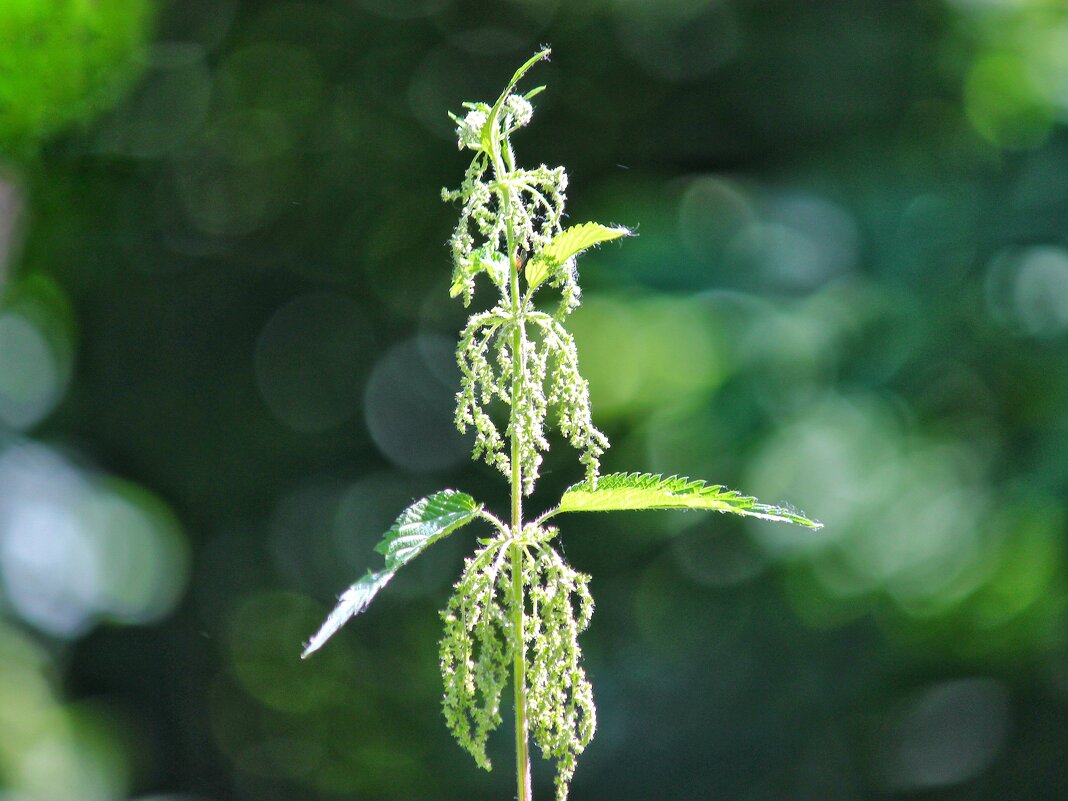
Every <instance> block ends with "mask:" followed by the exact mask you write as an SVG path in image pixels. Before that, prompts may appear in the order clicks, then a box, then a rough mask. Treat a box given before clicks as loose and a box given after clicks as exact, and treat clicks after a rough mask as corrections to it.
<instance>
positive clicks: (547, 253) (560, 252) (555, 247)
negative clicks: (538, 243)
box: [527, 222, 631, 287]
mask: <svg viewBox="0 0 1068 801" xmlns="http://www.w3.org/2000/svg"><path fill="white" fill-rule="evenodd" d="M630 235H631V230H630V229H629V228H624V227H622V226H608V225H601V224H600V223H595V222H587V223H582V224H581V225H573V226H571V227H570V228H565V229H564V230H563V231H561V232H560V233H558V234H557V235H556V236H554V237H553V238H552V241H551V242H550V243H549V244H548V245H546V246H545V248H544V249H543V250H542V251H541V252H539V253H537V254H536V255H535V256H534V258H533V259H531V263H530V265H529V266H528V267H527V284H528V285H529V286H531V287H536V286H537V285H538V284H540V283H541V282H542V281H544V280H545V279H546V278H548V277H549V276H550V275H551V274H552V271H553V269H554V268H556V267H559V266H560V265H561V264H563V263H564V262H565V261H567V260H568V259H570V258H571V257H572V256H577V255H578V254H579V253H581V252H582V251H584V250H588V249H589V248H592V247H593V246H594V245H599V244H601V243H602V242H610V241H611V240H613V239H619V238H620V237H623V236H630Z"/></svg>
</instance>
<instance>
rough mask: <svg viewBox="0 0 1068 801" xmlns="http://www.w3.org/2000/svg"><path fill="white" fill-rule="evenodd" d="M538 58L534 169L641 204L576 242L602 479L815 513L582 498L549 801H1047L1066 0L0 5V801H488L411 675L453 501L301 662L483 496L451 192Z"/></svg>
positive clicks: (487, 789)
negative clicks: (441, 497) (641, 507)
mask: <svg viewBox="0 0 1068 801" xmlns="http://www.w3.org/2000/svg"><path fill="white" fill-rule="evenodd" d="M542 43H550V44H551V45H552V46H553V48H554V56H553V60H552V62H551V63H550V64H547V65H542V66H539V67H538V68H537V70H538V71H537V74H536V75H535V76H533V81H534V82H536V83H547V84H548V85H549V89H548V91H546V92H545V93H544V94H543V95H541V96H540V97H539V98H538V107H537V112H536V116H535V121H534V124H533V125H532V127H531V128H530V129H529V130H527V131H525V132H523V134H522V135H521V136H520V137H519V138H518V139H517V144H518V146H519V149H520V150H519V155H520V159H521V160H522V161H524V162H525V163H528V164H537V163H540V162H545V163H547V164H549V165H557V164H564V165H566V166H567V168H568V171H569V173H570V176H571V195H572V198H571V203H570V212H571V219H572V220H573V221H575V222H580V221H584V220H587V219H594V220H598V221H601V222H605V223H620V224H625V225H630V226H633V227H635V228H636V229H637V230H638V232H639V234H640V236H639V238H637V239H635V240H630V241H627V242H626V243H624V244H622V245H619V246H616V245H610V246H606V247H604V248H602V249H601V250H600V251H598V252H597V253H595V254H593V255H590V256H588V257H587V258H585V259H584V260H583V262H582V265H581V267H582V277H583V282H584V287H585V290H586V298H587V301H586V304H585V305H584V306H583V308H582V309H581V310H580V311H579V312H578V313H577V314H576V315H575V317H574V327H575V330H576V332H577V336H578V338H579V347H580V353H581V357H582V361H583V365H584V368H585V371H586V372H587V374H588V376H589V378H590V381H591V384H592V393H593V400H594V411H595V419H596V420H597V421H598V422H599V424H600V425H601V426H602V427H603V428H605V429H606V431H607V432H608V433H609V435H610V437H611V439H612V441H613V443H614V447H613V449H612V450H611V451H610V452H609V453H608V454H607V456H606V459H605V469H606V470H608V471H613V470H631V469H646V470H653V471H663V472H667V473H674V472H679V473H683V474H688V475H693V476H700V477H704V478H707V479H710V480H713V481H717V482H722V483H726V484H728V485H729V486H732V487H738V488H740V489H742V490H744V491H746V492H750V493H753V494H756V495H758V496H760V497H762V498H764V499H765V500H768V501H772V502H774V501H781V500H789V501H792V502H794V503H795V504H797V505H798V506H799V507H800V508H802V509H804V510H805V511H807V512H809V513H810V514H812V515H814V516H816V517H818V518H820V519H822V520H823V521H824V522H825V523H826V524H827V527H826V528H825V529H824V530H823V531H821V532H819V533H818V534H812V533H810V532H806V531H801V530H796V531H795V530H790V529H788V528H786V527H776V526H774V525H771V524H763V523H760V522H752V523H742V522H740V521H736V520H733V519H727V518H724V517H722V516H709V515H702V514H697V513H690V514H687V513H677V514H666V513H665V514H655V515H649V516H625V515H618V516H604V517H594V518H585V517H583V518H582V519H574V520H565V521H564V526H565V531H564V534H563V543H564V548H565V550H566V554H567V557H568V558H569V559H570V560H571V561H572V562H573V563H574V564H575V565H576V566H577V567H578V568H580V569H582V570H584V571H586V572H589V573H591V574H592V575H593V592H594V596H595V598H596V599H597V602H598V611H597V614H596V615H595V617H594V622H593V625H592V628H591V629H590V631H588V632H587V633H586V635H585V637H584V640H583V642H584V647H585V649H586V652H587V662H588V669H589V672H590V673H591V677H592V680H593V684H594V689H595V693H596V696H597V699H598V707H599V712H600V730H599V732H598V735H597V737H596V739H595V740H594V742H593V744H592V745H591V747H590V748H589V749H588V751H587V752H586V754H585V755H584V757H583V758H582V759H581V760H580V763H579V769H578V773H577V775H576V777H575V782H574V786H573V797H574V798H575V799H577V800H582V799H587V800H592V799H608V798H611V799H615V800H616V801H618V799H643V800H644V799H672V800H675V799H678V800H682V799H698V800H699V799H730V800H732V801H778V800H780V799H784V800H785V799H790V800H791V801H806V800H809V799H811V800H812V801H846V800H847V799H869V798H876V799H878V798H908V799H924V800H926V799H930V800H931V801H934V800H936V799H938V800H941V799H947V800H948V799H984V800H985V799H998V800H999V801H1000V800H1001V799H1055V798H1068V769H1066V767H1065V754H1066V753H1068V638H1066V633H1068V629H1066V625H1068V616H1066V601H1068V584H1066V578H1068V554H1066V550H1065V544H1066V533H1068V532H1066V512H1068V126H1066V123H1068V10H1066V7H1065V5H1064V4H1063V2H1061V0H952V1H951V2H950V1H940V0H915V1H908V2H905V1H902V2H892V3H891V2H883V1H882V0H820V2H801V3H799V2H791V0H663V1H656V0H599V1H597V2H571V3H565V2H562V0H561V1H554V0H502V1H501V2H497V3H482V4H479V3H472V2H463V1H462V0H332V1H329V2H319V3H295V2H266V1H264V2H238V0H171V2H161V3H154V2H152V1H151V0H5V2H3V3H2V4H0V798H3V799H4V801H112V800H115V799H133V798H136V799H141V800H142V801H147V800H148V799H153V801H163V799H167V800H168V801H179V800H181V801H216V800H218V801H221V800H222V799H237V800H238V801H245V800H247V801H272V800H273V799H278V800H279V801H281V800H282V799H285V801H304V800H305V799H308V800H310V799H374V800H375V801H392V800H393V799H397V800H398V801H399V800H400V799H442V800H445V799H456V800H457V801H459V799H470V798H486V799H491V798H492V799H507V798H510V797H513V794H514V784H513V779H512V775H511V772H510V771H511V763H512V757H511V755H512V744H511V741H510V734H509V730H508V725H509V724H508V723H507V721H506V723H505V727H504V730H503V731H502V732H501V733H500V735H499V737H498V739H497V741H496V751H495V753H494V754H493V755H494V756H495V757H496V763H497V768H496V770H495V771H494V772H493V773H492V774H484V773H482V772H481V771H479V770H478V769H477V768H476V767H475V766H474V764H473V762H472V761H471V760H470V759H469V758H468V757H467V756H466V755H465V754H464V753H463V752H462V751H461V750H460V749H459V748H458V747H457V746H456V745H455V744H453V743H452V742H451V741H450V740H449V739H448V735H447V732H446V729H445V726H444V723H443V721H442V720H441V717H440V711H439V703H440V689H439V677H438V674H437V659H436V642H437V637H438V630H439V626H438V618H437V610H438V609H439V608H441V607H442V606H443V605H444V602H445V599H446V597H447V595H448V591H449V589H448V588H449V585H450V583H451V582H452V581H453V580H454V579H455V578H456V576H457V575H458V572H459V569H460V565H461V560H462V555H463V553H464V552H465V551H466V550H467V549H468V548H469V547H470V546H471V544H472V540H473V538H474V536H476V534H475V533H474V532H473V531H472V532H470V533H467V532H462V533H460V534H458V535H456V536H455V537H453V538H452V539H451V540H449V541H447V542H444V543H442V544H441V545H439V546H436V547H435V548H434V549H432V550H431V551H429V552H428V553H427V554H426V555H425V556H424V557H423V558H422V559H421V560H419V561H418V562H417V563H415V564H413V565H412V566H411V567H410V568H408V569H407V570H406V571H404V572H403V573H402V574H401V575H400V577H399V578H398V579H397V581H396V582H394V583H393V584H392V585H391V586H390V587H389V590H388V591H387V592H386V593H384V594H383V597H382V598H381V599H380V600H378V601H377V602H376V604H375V606H374V608H373V609H372V610H371V611H370V613H368V614H367V615H365V616H363V617H361V618H360V619H359V620H358V621H356V622H355V623H354V624H351V625H350V626H349V627H348V628H346V630H345V631H344V632H343V633H342V634H341V635H340V636H339V637H338V638H336V639H335V640H334V641H332V642H331V643H330V645H329V646H328V647H327V648H326V649H325V650H324V651H323V652H322V653H321V654H318V655H316V657H315V658H313V659H311V660H309V661H308V662H306V663H301V662H300V661H299V660H298V658H297V656H298V653H299V649H300V645H301V642H302V641H303V640H304V639H306V638H307V637H308V636H309V635H310V634H311V633H312V631H313V630H314V628H315V626H316V625H317V624H318V622H319V621H320V620H321V618H322V616H323V615H324V614H325V612H326V611H327V609H328V608H329V607H330V605H331V604H332V602H333V599H334V597H335V596H336V594H337V593H338V592H340V591H341V590H342V589H343V588H344V587H346V586H347V585H348V583H350V582H351V581H352V580H353V579H354V578H355V577H356V576H358V575H359V574H361V573H362V572H363V571H364V570H365V568H366V567H367V566H368V565H370V564H372V563H374V562H375V560H376V559H377V558H378V557H377V556H375V555H373V554H372V553H371V550H370V549H371V546H372V545H373V544H374V542H375V541H376V540H377V539H378V536H379V534H380V532H381V531H382V530H383V529H384V528H385V527H387V526H388V525H389V523H390V522H391V521H392V520H393V518H394V517H395V515H396V514H397V513H398V512H399V511H400V509H402V508H403V507H404V506H405V505H406V504H407V503H408V502H410V501H411V500H412V499H413V498H415V497H418V496H420V495H422V494H424V493H426V492H429V491H433V490H436V489H439V488H442V487H445V486H452V487H457V488H460V489H464V490H467V491H470V492H473V493H474V494H476V495H477V496H479V497H481V498H485V499H486V500H487V501H489V502H490V505H491V507H496V508H498V509H499V508H502V507H503V506H504V505H505V504H506V501H505V487H504V484H503V482H501V481H500V480H499V476H496V475H495V474H493V473H492V472H490V471H489V470H488V469H485V468H482V467H479V466H476V465H473V464H471V463H470V462H469V461H468V459H467V449H468V446H469V442H467V441H465V440H464V439H463V438H461V437H460V436H459V435H458V434H457V433H456V432H455V431H454V430H453V429H452V426H451V403H452V393H453V392H454V387H455V385H456V380H457V376H456V373H455V370H454V367H453V362H452V357H451V351H452V347H453V342H454V338H455V335H456V332H457V331H458V329H459V328H460V326H461V325H462V323H463V320H464V318H465V314H464V311H463V310H462V309H461V308H460V307H459V304H458V303H456V302H450V301H449V299H448V279H449V270H450V266H449V264H448V257H447V253H446V249H445V247H444V242H445V240H446V238H447V236H448V233H449V231H450V229H451V226H452V224H453V222H454V219H455V215H454V210H453V209H450V208H448V207H447V206H445V205H444V204H442V203H441V202H440V200H439V194H438V193H439V190H440V188H441V187H442V186H455V185H457V184H458V183H459V181H460V178H461V176H462V172H463V169H464V167H465V166H466V156H464V155H463V154H458V153H457V151H456V147H455V143H454V142H453V141H452V138H451V124H450V122H449V120H448V117H447V116H446V111H448V110H450V109H451V110H458V109H459V104H460V102H461V101H463V100H490V99H492V98H493V97H495V96H496V94H497V92H498V91H499V89H500V87H501V86H502V85H503V83H504V82H505V80H506V79H507V77H508V76H510V75H511V73H512V71H513V70H514V69H515V67H516V66H518V64H520V63H521V62H522V61H523V60H524V59H525V58H526V57H527V56H529V55H530V54H531V53H532V52H534V50H535V49H536V48H537V47H538V45H539V44H542ZM531 85H533V83H532V84H531ZM480 300H482V301H485V300H486V297H485V296H480V297H476V304H477V303H478V302H479V301H480ZM579 475H580V470H579V468H578V467H577V465H576V464H575V462H574V459H573V455H572V454H571V453H570V451H569V449H568V448H566V447H560V448H557V450H556V451H554V452H553V454H551V457H550V459H549V461H548V463H547V470H546V477H545V479H544V480H543V482H542V484H541V485H540V487H539V491H538V492H537V493H536V495H535V497H534V499H533V500H532V502H531V504H532V508H534V507H544V506H547V505H549V504H550V503H551V502H552V499H553V498H554V496H555V493H558V492H559V491H560V490H561V488H563V487H564V486H566V485H568V484H570V483H571V482H573V481H575V480H577V479H578V477H579ZM537 769H538V771H539V772H538V774H537V776H536V784H537V793H536V795H537V796H538V797H548V793H549V792H550V789H549V784H550V778H551V774H550V771H549V770H548V769H547V767H546V766H545V765H544V764H542V763H541V762H540V761H539V763H538V766H537Z"/></svg>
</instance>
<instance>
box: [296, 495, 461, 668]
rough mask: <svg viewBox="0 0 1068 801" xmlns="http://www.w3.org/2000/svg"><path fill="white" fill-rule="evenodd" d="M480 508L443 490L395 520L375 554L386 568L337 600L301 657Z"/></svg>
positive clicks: (356, 584) (359, 583) (369, 574)
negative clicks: (419, 556)
mask: <svg viewBox="0 0 1068 801" xmlns="http://www.w3.org/2000/svg"><path fill="white" fill-rule="evenodd" d="M480 511H482V505H481V504H479V503H476V502H475V499H474V498H472V497H471V496H470V495H467V494H466V493H463V492H457V491H456V490H442V491H441V492H436V493H434V494H433V495H429V496H427V497H426V498H421V499H420V500H418V501H416V502H415V503H413V504H412V505H411V506H409V507H408V508H407V509H405V510H404V511H403V512H401V514H400V517H398V518H397V519H396V520H395V521H394V523H393V525H392V526H390V528H389V530H388V531H387V532H386V533H385V534H384V535H383V537H382V540H381V541H380V542H379V543H378V545H376V546H375V550H376V551H377V552H378V553H380V554H382V555H383V556H384V557H385V559H386V566H385V568H384V569H383V570H379V571H378V572H377V573H372V572H370V571H368V573H367V575H366V576H364V577H363V578H361V579H360V580H359V581H357V582H356V583H355V584H353V585H352V586H351V587H349V588H348V589H347V590H345V592H344V593H343V594H342V595H341V598H339V599H338V603H337V606H335V607H334V611H332V612H331V613H330V615H329V617H327V619H326V621H325V622H324V623H323V625H322V626H321V627H320V628H319V631H317V632H316V633H315V636H314V637H312V638H311V640H309V641H308V644H307V645H306V646H305V648H304V652H303V653H302V654H301V659H307V658H308V657H309V656H310V655H311V654H313V653H314V652H315V651H317V650H319V648H321V647H322V646H323V643H325V642H326V641H327V640H329V639H330V638H331V637H332V636H333V635H334V634H335V633H336V632H337V630H338V629H340V628H341V627H342V626H343V625H344V624H345V623H346V622H347V621H348V620H349V619H350V618H352V617H354V616H356V615H358V614H359V613H360V612H362V611H363V610H364V609H366V608H367V606H368V604H370V603H371V601H372V599H374V597H375V595H377V594H378V591H379V590H381V589H382V588H383V587H385V586H386V584H388V583H389V581H390V579H392V578H393V576H394V575H396V573H397V571H398V570H399V569H400V568H402V567H404V565H406V564H408V563H409V562H410V561H412V560H413V559H414V558H415V557H417V556H418V555H419V554H421V553H422V552H423V551H425V550H426V549H427V548H428V547H430V546H431V545H433V544H434V543H435V542H437V541H438V540H440V539H442V538H443V537H446V536H448V535H449V534H451V533H452V532H454V531H455V530H456V529H458V528H460V527H461V526H464V525H466V524H468V523H470V522H471V521H472V520H474V519H475V518H476V517H477V516H478V513H479V512H480Z"/></svg>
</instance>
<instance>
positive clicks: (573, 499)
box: [552, 473, 823, 529]
mask: <svg viewBox="0 0 1068 801" xmlns="http://www.w3.org/2000/svg"><path fill="white" fill-rule="evenodd" d="M639 509H710V510H713V511H716V512H730V513H732V514H736V515H745V516H747V517H759V518H760V519H762V520H775V521H779V522H783V523H795V524H797V525H799V526H805V527H807V528H811V529H820V528H823V524H822V523H820V522H818V521H816V520H811V519H809V518H807V517H805V516H804V515H802V514H799V513H798V512H795V511H793V510H792V509H788V508H786V507H783V506H771V505H769V504H765V503H760V502H759V501H757V499H756V498H750V497H748V496H746V495H742V494H740V493H738V492H735V491H734V490H728V489H725V488H723V487H721V486H715V485H708V484H706V483H705V482H703V481H693V480H691V479H688V478H681V477H679V476H671V477H669V478H664V477H663V476H657V475H652V474H649V473H612V474H610V475H607V476H601V477H600V478H598V479H597V486H596V488H595V487H592V486H591V485H590V482H589V481H582V482H580V483H578V484H575V485H574V486H572V487H570V488H568V489H567V490H566V491H565V492H564V495H563V497H562V498H561V499H560V506H559V507H557V509H556V510H554V511H553V512H552V514H556V513H559V512H615V511H624V510H639Z"/></svg>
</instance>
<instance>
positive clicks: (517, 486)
mask: <svg viewBox="0 0 1068 801" xmlns="http://www.w3.org/2000/svg"><path fill="white" fill-rule="evenodd" d="M503 166H504V165H503V164H502V163H501V154H500V149H499V145H498V147H497V148H496V149H495V152H494V154H493V168H494V171H495V172H496V173H497V178H498V180H500V178H501V177H502V176H503V174H504V168H503ZM510 200H511V198H510V193H509V191H508V189H507V188H506V187H502V189H501V202H502V203H503V204H504V206H505V208H507V207H508V206H509V203H510ZM506 237H507V240H508V271H509V279H510V285H511V293H510V294H511V311H512V391H511V419H510V421H509V422H510V425H509V427H508V428H509V436H510V438H511V440H512V476H511V479H512V536H513V537H514V538H516V539H518V538H519V537H521V536H522V534H523V472H522V466H521V461H520V457H521V447H520V446H521V440H520V434H519V426H518V418H519V413H518V410H517V409H516V400H517V398H518V397H520V393H519V392H518V391H517V390H518V389H519V387H520V385H521V381H522V376H523V373H524V371H525V370H526V354H525V352H524V350H523V340H524V339H525V336H524V330H523V319H522V315H521V314H520V300H519V265H518V264H517V262H516V247H515V237H514V234H513V232H512V226H511V224H509V225H508V226H507V228H506ZM509 558H510V560H511V569H512V638H513V643H514V645H513V649H514V653H513V661H512V685H513V688H514V697H515V768H516V799H517V801H532V798H533V795H532V792H531V786H530V748H529V731H528V724H527V644H526V638H525V636H524V629H525V621H524V617H525V606H526V599H525V598H524V597H523V549H522V547H521V546H520V544H519V543H518V542H517V541H513V542H512V545H511V548H510V549H509Z"/></svg>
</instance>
